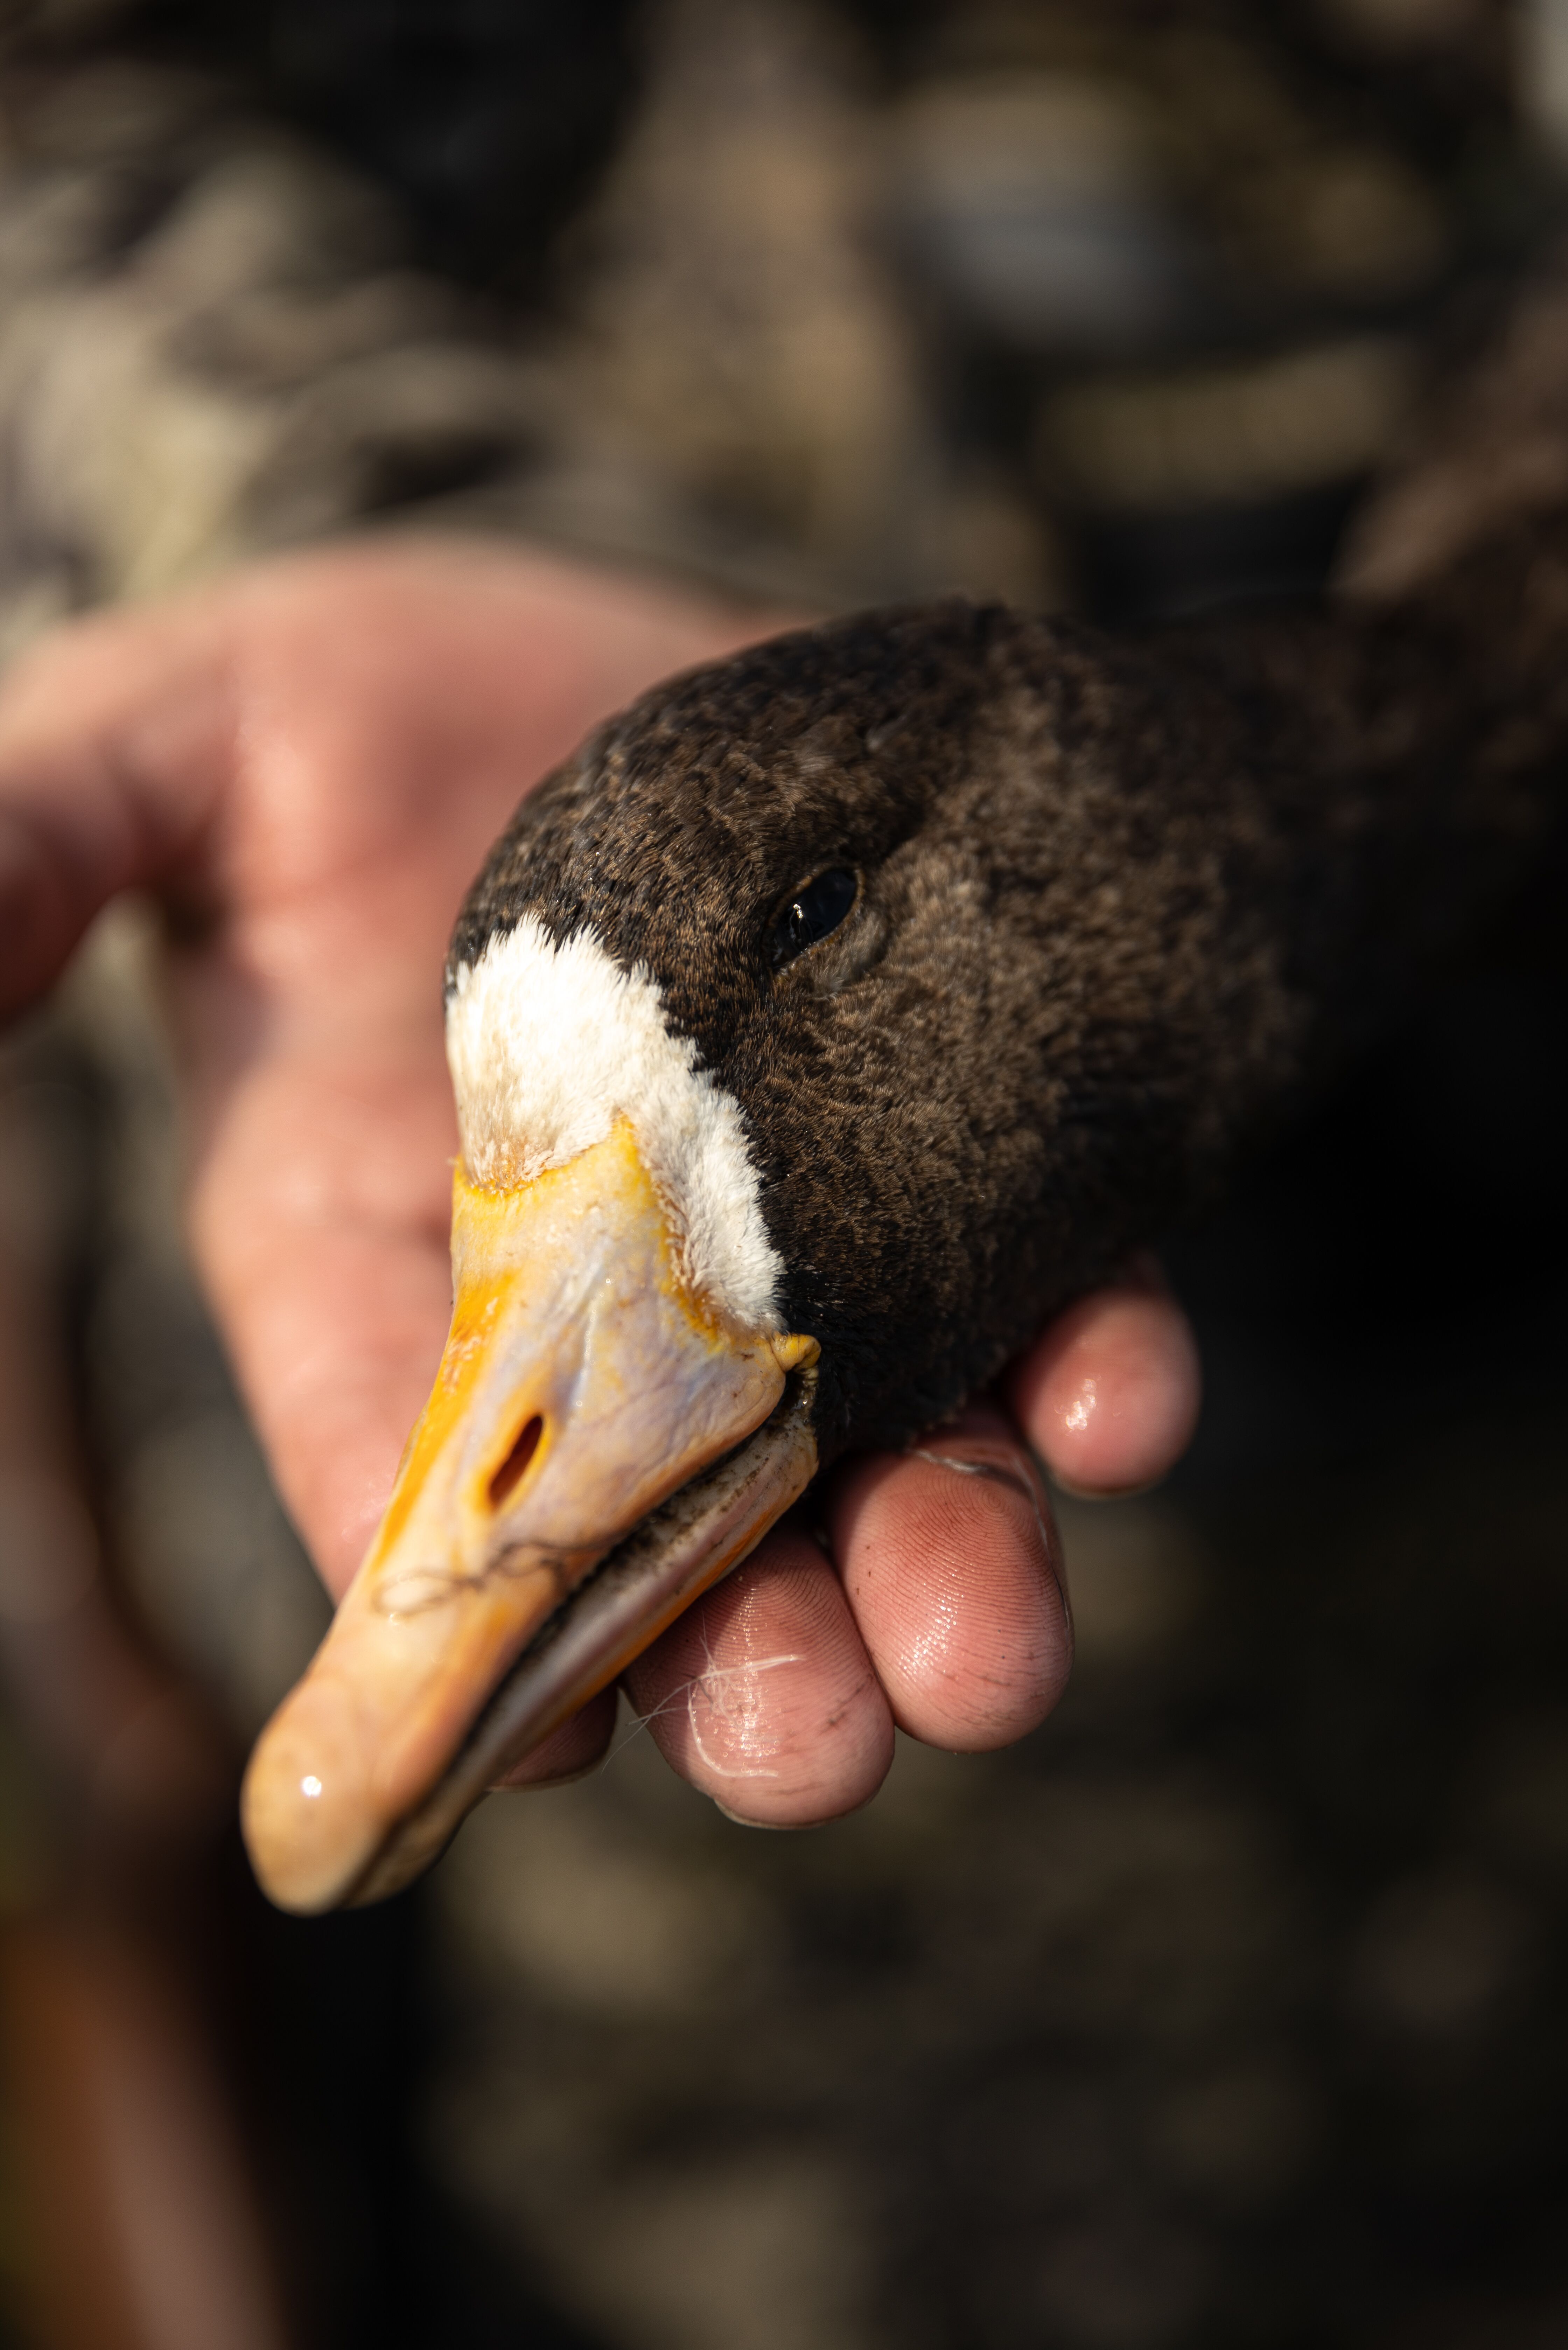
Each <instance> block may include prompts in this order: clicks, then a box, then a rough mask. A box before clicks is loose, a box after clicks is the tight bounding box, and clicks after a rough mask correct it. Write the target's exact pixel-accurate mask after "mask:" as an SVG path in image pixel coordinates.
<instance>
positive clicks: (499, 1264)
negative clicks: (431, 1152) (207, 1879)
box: [243, 1122, 817, 1910]
mask: <svg viewBox="0 0 1568 2350" xmlns="http://www.w3.org/2000/svg"><path fill="white" fill-rule="evenodd" d="M452 1270H453V1286H454V1294H455V1304H454V1306H453V1311H452V1328H451V1331H450V1333H449V1335H448V1338H447V1343H446V1349H445V1352H444V1353H443V1355H442V1357H441V1367H440V1369H439V1370H438V1372H437V1374H436V1382H435V1388H434V1390H433V1392H432V1393H431V1399H430V1401H429V1403H428V1404H427V1405H426V1407H425V1410H424V1414H423V1416H422V1418H421V1420H420V1422H419V1424H418V1426H417V1427H416V1428H415V1430H414V1432H413V1434H412V1436H411V1437H410V1440H409V1445H408V1450H407V1451H406V1453H405V1455H404V1458H403V1463H402V1467H401V1469H400V1471H399V1475H398V1481H397V1483H396V1485H395V1487H394V1488H393V1492H392V1497H391V1500H390V1502H389V1504H388V1508H387V1513H386V1515H385V1517H384V1518H383V1520H382V1522H381V1525H380V1528H379V1532H378V1533H377V1534H376V1537H375V1540H374V1541H373V1542H372V1544H371V1545H370V1548H369V1552H368V1554H367V1555H366V1558H365V1561H364V1564H363V1565H362V1566H361V1567H360V1569H359V1571H358V1575H356V1576H355V1579H354V1581H353V1583H352V1584H351V1585H350V1586H349V1588H348V1591H347V1592H346V1593H345V1595H344V1597H343V1601H342V1604H341V1606H340V1607H339V1608H338V1611H337V1616H336V1617H335V1618H334V1620H333V1623H332V1626H331V1628H330V1630H329V1631H328V1633H327V1638H326V1639H325V1641H324V1642H323V1643H322V1646H321V1648H320V1649H319V1651H318V1652H317V1657H316V1659H315V1660H314V1662H313V1663H312V1665H311V1667H310V1669H309V1671H308V1672H307V1673H306V1676H305V1679H303V1680H302V1681H301V1682H300V1684H299V1686H298V1687H297V1688H296V1690H294V1691H293V1692H292V1694H291V1695H290V1696H289V1697H288V1698H287V1699H286V1700H285V1701H284V1703H283V1705H282V1706H281V1707H280V1708H279V1709H278V1711H277V1712H276V1714H275V1716H274V1717H273V1720H272V1721H271V1722H270V1723H269V1724H268V1726H267V1728H266V1729H265V1731H264V1732H263V1734H262V1736H261V1739H260V1740H259V1742H258V1743H257V1746H256V1750H255V1752H254V1755H253V1757H252V1759H251V1764H250V1769H249V1771H248V1773H246V1778H245V1785H244V1797H243V1808H244V1830H245V1837H246V1841H247V1843H248V1845H249V1846H250V1852H251V1857H252V1860H253V1862H254V1866H255V1869H256V1874H257V1876H258V1877H259V1878H260V1879H261V1882H262V1884H263V1886H264V1887H265V1890H266V1891H267V1892H268V1893H269V1894H270V1895H271V1897H272V1898H273V1899H274V1900H275V1901H276V1902H277V1903H278V1904H279V1906H280V1907H282V1908H288V1909H298V1910H317V1909H325V1908H331V1907H333V1906H334V1905H336V1904H337V1903H339V1902H342V1901H345V1900H364V1899H373V1898H378V1897H379V1895H381V1894H383V1893H389V1892H392V1891H394V1890H395V1889H396V1888H397V1887H398V1886H400V1885H401V1884H404V1883H406V1882H407V1881H408V1880H409V1878H410V1877H413V1876H415V1875H417V1874H418V1872H419V1870H420V1869H421V1868H422V1867H424V1866H426V1865H427V1864H428V1863H429V1861H431V1859H433V1858H434V1857H435V1855H436V1854H437V1853H438V1852H439V1851H440V1850H441V1847H442V1846H444V1844H445V1843H446V1842H447V1840H448V1839H449V1837H450V1836H451V1835H452V1832H453V1830H454V1829H455V1828H456V1826H457V1825H458V1823H459V1821H460V1820H461V1819H462V1815H463V1814H464V1813H465V1812H466V1811H467V1810H468V1809H469V1807H470V1806H471V1804H473V1803H474V1802H476V1801H477V1800H478V1798H479V1796H480V1795H481V1794H483V1792H484V1789H485V1788H486V1787H487V1786H488V1785H490V1784H491V1783H493V1781H494V1780H495V1779H496V1778H497V1777H499V1776H500V1775H501V1774H502V1773H503V1772H504V1770H505V1768H506V1766H507V1765H508V1763H511V1762H512V1761H514V1759H515V1758H516V1757H517V1756H518V1755H519V1754H521V1753H523V1752H526V1751H527V1750H528V1749H529V1748H530V1747H532V1746H535V1745H536V1744H537V1743H538V1742H539V1741H540V1740H541V1739H543V1738H545V1737H547V1736H548V1735H549V1733H550V1731H552V1730H554V1729H556V1727H557V1726H558V1725H559V1724H560V1723H561V1722H562V1721H566V1719H567V1717H568V1716H569V1715H570V1714H572V1713H574V1712H575V1711H576V1710H577V1708H578V1707H579V1706H581V1705H582V1704H583V1703H584V1702H585V1701H586V1700H587V1699H588V1698H589V1697H591V1696H593V1695H594V1694H595V1692H596V1691H597V1690H600V1689H603V1688H604V1687H606V1686H607V1684H608V1683H609V1682H610V1681H612V1680H613V1679H615V1678H616V1676H617V1674H618V1672H620V1671H621V1670H622V1669H623V1668H624V1667H625V1666H626V1665H627V1664H628V1663H629V1662H630V1660H631V1659H632V1658H633V1657H635V1656H637V1655H638V1654H639V1653H640V1651H641V1650H642V1649H643V1648H646V1647H647V1646H648V1644H649V1641H650V1640H652V1639H654V1638H657V1636H658V1634H659V1632H660V1631H662V1630H663V1628H664V1627H665V1626H666V1625H667V1624H668V1623H670V1621H671V1620H672V1618H673V1617H675V1616H676V1615H678V1614H679V1613H680V1610H681V1608H683V1607H686V1606H688V1605H689V1604H690V1602H691V1600H692V1599H694V1598H695V1597H696V1596H698V1594H699V1592H701V1591H702V1590H705V1589H706V1588H707V1587H708V1586H710V1585H711V1583H713V1582H716V1581H717V1580H718V1578H719V1576H720V1575H723V1574H725V1573H726V1572H727V1571H728V1570H729V1568H730V1567H732V1565H735V1564H736V1563H737V1562H738V1561H739V1560H740V1559H741V1558H742V1557H744V1556H745V1555H746V1554H747V1553H748V1552H749V1551H750V1550H751V1549H753V1547H754V1545H755V1544H757V1543H758V1542H760V1541H761V1539H762V1537H763V1534H765V1533H766V1532H767V1530H768V1528H769V1527H770V1526H771V1525H772V1524H773V1523H774V1521H775V1520H776V1519H777V1518H778V1517H779V1516H781V1515H782V1514H783V1513H784V1510H786V1509H787V1508H788V1507H789V1505H790V1503H792V1502H794V1500H795V1499H796V1498H797V1497H798V1496H799V1494H800V1493H801V1492H803V1491H804V1490H805V1486H806V1484H807V1483H808V1482H809V1481H810V1479H811V1477H812V1475H813V1474H814V1473H815V1467H816V1447H815V1440H814V1438H813V1436H812V1433H811V1429H810V1424H809V1415H808V1412H807V1409H806V1404H807V1401H808V1396H807V1394H806V1392H805V1390H806V1388H807V1386H808V1384H809V1380H810V1370H811V1366H812V1365H813V1364H814V1363H815V1359H816V1354H817V1347H816V1343H815V1340H814V1339H811V1338H802V1337H788V1336H781V1335H779V1334H776V1333H768V1332H763V1331H751V1330H745V1329H742V1328H741V1327H740V1326H736V1325H734V1324H732V1323H730V1322H727V1321H725V1320H723V1319H721V1318H716V1317H715V1316H714V1315H713V1314H712V1312H711V1310H710V1309H709V1308H708V1307H707V1306H706V1305H705V1304H704V1303H703V1302H702V1301H701V1299H699V1298H696V1297H695V1296H693V1295H692V1294H691V1290H690V1289H689V1287H688V1286H687V1285H686V1284H685V1283H684V1281H683V1279H682V1274H681V1268H680V1249H679V1243H678V1239H677V1236H676V1234H675V1232H674V1231H673V1229H672V1226H671V1223H670V1217H669V1215H668V1212H667V1211H666V1209H665V1207H664V1205H663V1202H662V1201H661V1200H660V1198H659V1194H658V1192H657V1191H656V1190H655V1188H654V1186H653V1184H652V1182H651V1181H650V1180H649V1176H648V1174H647V1172H646V1170H645V1169H644V1167H643V1165H642V1161H641V1159H640V1157H639V1152H638V1149H637V1144H636V1141H635V1139H634V1137H633V1135H632V1132H631V1129H630V1128H629V1126H628V1125H627V1124H625V1123H624V1122H623V1123H621V1124H619V1125H618V1126H617V1127H616V1128H615V1129H614V1131H613V1132H612V1133H611V1134H610V1135H609V1136H608V1137H607V1139H605V1140H604V1141H603V1142H601V1143H597V1144H595V1145H594V1146H593V1147H592V1148H591V1149H587V1150H585V1151H584V1152H582V1153H581V1155H580V1156H579V1157H577V1158H576V1159H573V1160H572V1161H571V1162H570V1163H569V1164H568V1165H566V1166H565V1167H561V1168H557V1169H556V1170H552V1171H550V1172H548V1173H546V1174H544V1175H541V1176H539V1177H537V1178H536V1179H535V1180H534V1181H533V1182H531V1183H528V1184H525V1185H523V1186H521V1187H519V1188H518V1189H516V1190H512V1191H482V1190H479V1189H477V1188H475V1187H474V1186H472V1185H471V1184H470V1183H469V1182H468V1180H466V1177H465V1176H464V1174H463V1172H462V1170H461V1169H459V1170H458V1172H457V1174H456V1177H455V1179H454V1183H453V1199H452ZM748 1440H749V1441H748ZM705 1472H706V1473H705ZM694 1481H697V1482H694ZM672 1495H673V1496H676V1497H677V1499H676V1500H675V1501H674V1502H673V1503H672V1502H671V1500H670V1497H671V1496H672ZM661 1505H668V1506H664V1507H661ZM650 1513H657V1515H650Z"/></svg>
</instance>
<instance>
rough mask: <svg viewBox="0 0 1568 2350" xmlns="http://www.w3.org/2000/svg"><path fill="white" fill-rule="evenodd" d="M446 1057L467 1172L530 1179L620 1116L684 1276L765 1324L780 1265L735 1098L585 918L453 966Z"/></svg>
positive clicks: (507, 935)
mask: <svg viewBox="0 0 1568 2350" xmlns="http://www.w3.org/2000/svg"><path fill="white" fill-rule="evenodd" d="M446 1054H447V1061H448V1063H449V1065H450V1066H451V1069H452V1090H453V1092H454V1093H455V1095H456V1097H457V1116H458V1126H459V1128H460V1130H461V1133H462V1155H463V1161H464V1164H465V1165H466V1167H467V1169H468V1173H469V1179H470V1180H471V1181H472V1182H474V1183H479V1184H483V1185H486V1186H488V1187H490V1188H492V1189H494V1190H503V1189H508V1188H510V1187H512V1186H513V1185H515V1184H519V1183H526V1182H528V1181H530V1180H532V1178H533V1177H534V1176H535V1175H541V1174H543V1173H544V1172H545V1169H546V1168H549V1167H561V1166H564V1165H565V1164H566V1161H567V1160H568V1159H575V1158H576V1156H577V1154H578V1152H579V1151H582V1150H586V1149H587V1148H588V1147H589V1145H590V1144H591V1143H595V1142H602V1141H603V1140H604V1139H605V1137H606V1136H607V1134H608V1133H609V1131H610V1129H611V1128H612V1127H613V1126H614V1125H615V1123H616V1120H617V1119H618V1118H626V1119H627V1120H628V1122H629V1124H630V1126H631V1129H632V1132H633V1133H634V1134H635V1135H636V1137H637V1141H638V1147H639V1150H640V1151H641V1154H642V1159H643V1163H644V1165H645V1166H646V1167H647V1169H648V1171H649V1175H650V1176H651V1177H652V1178H653V1180H654V1182H655V1183H656V1184H657V1185H658V1186H659V1191H661V1192H662V1193H663V1195H664V1197H665V1199H666V1200H667V1201H669V1203H670V1208H671V1210H672V1211H673V1212H674V1215H675V1217H676V1218H677V1220H678V1222H679V1226H680V1243H681V1247H682V1252H683V1255H684V1261H685V1272H686V1275H687V1278H688V1279H689V1280H690V1281H691V1284H692V1285H693V1287H694V1288H696V1289H698V1290H700V1291H701V1292H703V1293H704V1294H705V1295H707V1296H709V1297H710V1298H711V1300H712V1301H713V1302H714V1303H715V1304H716V1305H720V1306H721V1307H722V1308H723V1309H724V1310H725V1311H726V1312H728V1313H730V1314H732V1315H734V1317H735V1318H736V1320H737V1321H740V1322H742V1323H743V1324H745V1325H746V1326H748V1327H749V1328H752V1329H754V1330H776V1329H777V1328H778V1326H779V1324H778V1305H777V1300H778V1284H779V1276H780V1274H781V1273H782V1272H783V1270H784V1268H783V1265H782V1263H781V1262H780V1259H779V1256H778V1253H777V1251H776V1250H775V1249H774V1245H773V1243H772V1242H771V1241H770V1240H769V1238H768V1234H767V1227H766V1225H765V1224H764V1223H763V1211H762V1200H761V1185H760V1183H759V1180H758V1177H757V1171H756V1169H755V1168H754V1167H753V1164H752V1158H751V1152H750V1149H749V1148H748V1146H747V1142H746V1133H745V1128H744V1126H743V1124H742V1118H741V1113H740V1110H739V1107H737V1105H736V1104H735V1102H734V1101H733V1100H732V1097H731V1096H730V1095H728V1094H727V1093H725V1092H724V1090H723V1088H722V1087H721V1086H719V1085H717V1084H715V1082H714V1080H713V1078H712V1077H711V1076H710V1075H709V1074H708V1073H707V1072H706V1071H705V1070H701V1069H699V1068H698V1067H697V1066H696V1061H697V1047H696V1046H695V1045H693V1044H691V1042H690V1041H689V1040H688V1039H686V1038H683V1037H680V1036H672V1035H670V1031H669V1029H668V1028H667V1027H666V1026H665V1024H664V1014H663V1009H662V1005H661V1003H660V999H659V989H658V987H657V986H656V985H655V983H654V982H653V980H652V979H651V978H650V976H649V973H648V972H647V971H646V970H645V969H644V967H643V966H642V965H641V964H640V963H639V964H638V966H637V967H636V969H635V970H633V971H630V972H626V971H623V970H622V969H621V968H620V966H619V964H618V963H617V962H615V961H614V960H613V959H612V958H611V957H610V956H609V955H608V954H607V953H606V951H605V950H604V948H603V947H602V946H600V945H599V943H598V941H597V940H596V939H595V938H594V937H593V935H592V933H591V932H590V931H579V932H578V934H577V935H576V937H575V938H570V939H567V940H566V941H563V943H562V944H561V945H559V946H557V945H556V944H555V942H554V941H552V940H551V938H550V936H549V934H548V932H547V931H545V927H544V925H543V923H541V922H540V921H539V920H537V919H536V918H535V916H534V915H532V914H524V917H523V919H522V920H521V921H520V922H519V923H518V924H517V927H516V929H515V930H512V931H505V932H504V933H501V934H499V935H497V936H496V937H494V938H493V939H491V940H490V941H489V943H488V944H487V945H486V947H485V949H484V951H483V954H482V955H481V956H480V957H479V960H478V961H477V962H473V963H463V964H462V965H461V966H460V967H459V970H458V972H457V978H456V983H455V986H454V988H453V991H452V996H451V998H450V1000H449V1002H448V1004H447V1014H446Z"/></svg>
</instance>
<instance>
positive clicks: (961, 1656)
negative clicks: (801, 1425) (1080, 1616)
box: [826, 1406, 1073, 1753]
mask: <svg viewBox="0 0 1568 2350" xmlns="http://www.w3.org/2000/svg"><path fill="white" fill-rule="evenodd" d="M826 1507H827V1523H828V1528H829V1531H830V1533H831V1535H832V1539H833V1549H834V1555H835V1557H836V1559H837V1560H838V1562H839V1568H840V1572H841V1574H842V1575H843V1579H844V1589H845V1594H846V1598H847V1600H848V1603H849V1606H850V1607H851V1609H852V1610H853V1612H854V1616H855V1620H856V1622H857V1625H858V1626H859V1627H860V1634H861V1638H863V1639H864V1641H865V1643H866V1646H867V1650H868V1651H869V1653H870V1657H871V1660H872V1663H873V1664H874V1665H875V1666H876V1669H877V1678H878V1679H879V1680H880V1681H881V1684H882V1687H883V1689H884V1690H886V1692H887V1695H888V1703H889V1704H890V1705H891V1707H892V1710H893V1718H894V1720H895V1721H897V1723H898V1727H899V1728H900V1729H901V1730H907V1731H909V1733H910V1734H911V1735H912V1736H913V1737H916V1738H921V1739H924V1740H925V1741H926V1742H928V1743H929V1744H930V1745H933V1746H945V1747H948V1748H950V1749H951V1750H953V1751H956V1752H971V1753H972V1752H981V1751H983V1750H985V1749H987V1748H990V1747H994V1746H1005V1745H1007V1744H1009V1743H1010V1742H1012V1740H1013V1739H1015V1738H1021V1737H1023V1733H1024V1732H1025V1731H1029V1730H1033V1728H1034V1726H1035V1724H1036V1723H1037V1722H1039V1721H1043V1720H1044V1717H1045V1715H1046V1714H1047V1713H1049V1712H1050V1711H1051V1709H1052V1707H1053V1706H1054V1704H1055V1702H1056V1700H1057V1699H1058V1698H1059V1697H1060V1696H1061V1694H1062V1691H1063V1690H1064V1687H1065V1686H1066V1680H1067V1674H1068V1669H1069V1668H1070V1666H1071V1663H1072V1655H1073V1638H1072V1628H1071V1624H1070V1621H1069V1618H1068V1614H1067V1608H1066V1604H1065V1601H1064V1597H1063V1587H1062V1583H1061V1579H1060V1573H1059V1551H1058V1548H1057V1544H1056V1537H1055V1530H1054V1526H1053V1524H1052V1522H1051V1513H1050V1505H1049V1503H1048V1502H1047V1499H1046V1495H1045V1490H1044V1483H1043V1482H1042V1481H1041V1478H1040V1475H1039V1472H1038V1471H1037V1470H1036V1469H1035V1467H1034V1464H1033V1461H1031V1460H1030V1457H1029V1454H1028V1452H1027V1451H1026V1449H1025V1448H1024V1446H1023V1444H1021V1443H1020V1442H1019V1440H1018V1439H1017V1437H1016V1435H1015V1434H1014V1432H1013V1430H1012V1428H1011V1427H1010V1426H1009V1424H1008V1422H1007V1421H1006V1419H1004V1418H1003V1417H1002V1414H1001V1412H999V1411H997V1410H995V1409H993V1408H992V1407H989V1406H971V1408H970V1409H968V1410H966V1411H964V1412H962V1413H961V1414H960V1416H959V1418H958V1419H956V1420H954V1421H953V1422H952V1423H951V1424H950V1426H948V1427H946V1428H943V1429H940V1430H937V1431H936V1432H935V1433H933V1434H932V1435H931V1436H929V1437H928V1438H925V1439H924V1440H922V1441H921V1443H920V1445H919V1447H918V1448H917V1449H916V1450H915V1451H913V1452H911V1453H909V1454H907V1455H905V1456H904V1457H903V1458H901V1459H900V1458H895V1457H892V1456H889V1455H888V1454H886V1453H878V1454H874V1455H871V1456H868V1457H867V1458H865V1459H862V1460H858V1461H851V1462H850V1463H848V1464H847V1465H846V1467H845V1468H844V1469H843V1470H841V1471H840V1472H839V1473H838V1475H837V1476H836V1478H834V1479H833V1480H832V1481H831V1482H830V1485H829V1487H828V1492H827V1495H826Z"/></svg>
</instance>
